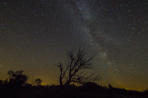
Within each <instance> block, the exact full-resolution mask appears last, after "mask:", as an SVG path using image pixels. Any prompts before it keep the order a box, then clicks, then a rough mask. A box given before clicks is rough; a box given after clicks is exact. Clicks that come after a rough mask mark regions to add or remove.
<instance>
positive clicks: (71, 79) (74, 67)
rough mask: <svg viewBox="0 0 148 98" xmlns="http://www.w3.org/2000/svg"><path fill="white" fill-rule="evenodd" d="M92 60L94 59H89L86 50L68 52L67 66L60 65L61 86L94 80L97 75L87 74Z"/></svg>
mask: <svg viewBox="0 0 148 98" xmlns="http://www.w3.org/2000/svg"><path fill="white" fill-rule="evenodd" d="M92 60H93V57H89V56H88V54H87V53H86V52H85V50H84V49H78V51H76V52H74V51H70V52H68V54H67V59H66V62H65V64H63V63H60V64H58V68H59V71H60V74H59V84H60V86H66V85H70V84H71V83H81V84H82V83H84V82H87V81H91V80H94V79H95V78H96V77H95V75H93V74H90V73H88V72H86V69H91V65H92Z"/></svg>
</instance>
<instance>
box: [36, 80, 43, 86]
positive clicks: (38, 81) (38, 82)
mask: <svg viewBox="0 0 148 98" xmlns="http://www.w3.org/2000/svg"><path fill="white" fill-rule="evenodd" d="M34 82H35V84H36V85H37V86H40V85H41V83H42V80H41V79H40V78H37V79H35V81H34Z"/></svg>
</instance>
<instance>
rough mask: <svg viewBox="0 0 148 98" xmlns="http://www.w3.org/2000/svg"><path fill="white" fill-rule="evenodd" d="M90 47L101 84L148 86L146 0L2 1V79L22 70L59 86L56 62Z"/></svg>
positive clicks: (0, 21)
mask: <svg viewBox="0 0 148 98" xmlns="http://www.w3.org/2000/svg"><path fill="white" fill-rule="evenodd" d="M78 47H85V48H87V50H88V51H89V52H90V54H92V55H94V54H95V55H96V54H97V55H96V58H95V59H94V65H93V67H94V69H95V70H94V72H96V73H97V74H99V75H100V76H101V77H102V78H101V80H100V83H101V84H103V85H106V84H108V83H111V84H112V85H113V86H115V87H121V88H127V89H137V90H143V89H148V77H147V74H148V1H147V0H0V78H1V79H5V78H6V77H7V71H8V70H10V69H12V70H19V69H22V70H24V71H25V73H26V74H27V75H28V76H29V78H30V81H32V80H33V79H34V78H41V79H42V80H43V82H44V83H45V84H47V83H48V84H56V83H57V77H56V76H57V74H58V71H57V69H56V64H57V63H59V62H61V61H63V60H64V55H65V52H66V51H67V50H70V49H76V48H78Z"/></svg>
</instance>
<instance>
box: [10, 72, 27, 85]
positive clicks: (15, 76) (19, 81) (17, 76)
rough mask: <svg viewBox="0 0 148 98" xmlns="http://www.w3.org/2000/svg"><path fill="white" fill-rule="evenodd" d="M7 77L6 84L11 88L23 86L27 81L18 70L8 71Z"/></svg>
mask: <svg viewBox="0 0 148 98" xmlns="http://www.w3.org/2000/svg"><path fill="white" fill-rule="evenodd" d="M8 75H9V80H8V84H10V85H12V86H19V87H20V86H24V85H25V83H26V81H27V79H28V78H27V76H26V75H25V74H23V71H22V70H18V71H12V70H10V71H8Z"/></svg>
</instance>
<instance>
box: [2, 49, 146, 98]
mask: <svg viewBox="0 0 148 98" xmlns="http://www.w3.org/2000/svg"><path fill="white" fill-rule="evenodd" d="M92 59H93V58H92V57H88V55H87V54H86V52H84V50H81V49H79V50H78V51H77V52H73V51H70V52H69V53H68V55H67V60H66V64H65V65H64V64H63V63H60V64H59V65H58V68H59V71H60V74H59V85H55V86H51V85H45V86H43V85H41V84H42V80H41V79H40V78H37V79H35V80H34V82H35V85H33V84H30V83H28V82H27V80H28V76H27V75H26V74H24V73H23V72H24V71H22V70H18V71H13V70H10V71H8V76H9V78H8V79H6V80H0V92H1V95H0V96H1V97H2V98H148V90H145V91H143V92H138V91H131V90H126V89H120V88H115V87H114V86H112V85H111V84H109V85H108V87H105V86H101V85H99V84H97V83H96V82H95V81H94V80H96V78H94V76H95V75H94V74H90V73H88V72H86V73H88V74H90V75H88V74H86V75H85V74H80V73H84V72H85V69H90V68H91V61H92ZM77 83H78V84H81V85H76V84H77Z"/></svg>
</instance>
